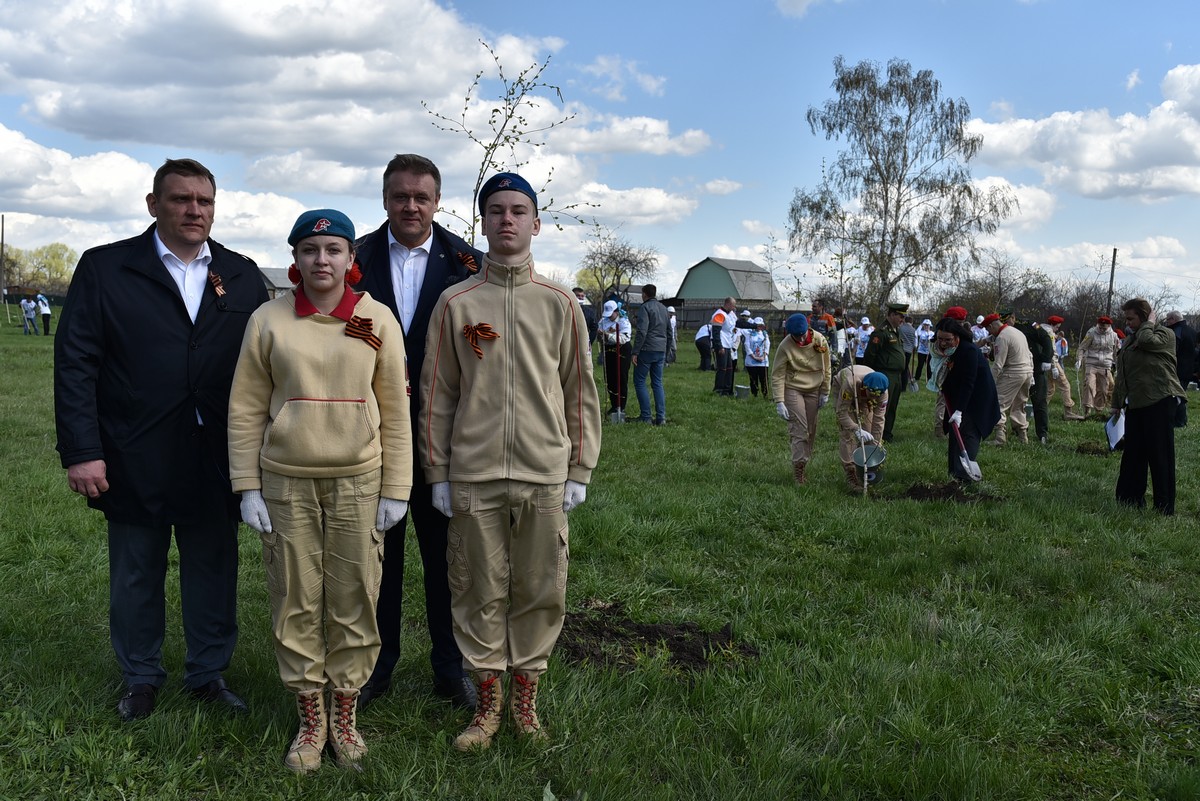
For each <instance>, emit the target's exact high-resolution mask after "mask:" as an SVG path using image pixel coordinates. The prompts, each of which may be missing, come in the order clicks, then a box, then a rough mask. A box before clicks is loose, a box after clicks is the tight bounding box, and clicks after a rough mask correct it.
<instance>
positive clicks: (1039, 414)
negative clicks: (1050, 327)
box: [1000, 309, 1054, 445]
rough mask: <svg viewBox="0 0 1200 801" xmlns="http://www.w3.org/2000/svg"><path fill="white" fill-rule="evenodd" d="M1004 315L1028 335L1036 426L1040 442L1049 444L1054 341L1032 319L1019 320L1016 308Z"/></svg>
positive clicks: (1004, 311) (1031, 391)
mask: <svg viewBox="0 0 1200 801" xmlns="http://www.w3.org/2000/svg"><path fill="white" fill-rule="evenodd" d="M1000 318H1001V319H1002V320H1003V321H1004V322H1006V323H1008V324H1009V325H1011V326H1012V327H1013V328H1015V329H1017V330H1018V331H1020V332H1021V333H1022V334H1024V335H1025V342H1026V344H1028V345H1029V353H1030V355H1031V356H1033V384H1031V385H1030V390H1029V400H1030V401H1031V402H1032V403H1033V428H1034V432H1035V433H1036V434H1037V438H1038V442H1040V443H1042V444H1043V445H1045V444H1046V442H1047V441H1048V438H1049V436H1050V401H1049V397H1048V396H1047V394H1046V389H1047V385H1048V383H1049V380H1048V379H1049V378H1050V372H1051V370H1053V369H1054V340H1053V339H1052V338H1051V336H1050V334H1049V333H1047V332H1046V329H1044V328H1042V327H1041V326H1040V325H1038V324H1036V323H1031V322H1018V321H1017V315H1016V314H1014V313H1013V311H1012V309H1002V310H1001V311H1000Z"/></svg>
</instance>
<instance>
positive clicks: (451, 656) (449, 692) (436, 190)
mask: <svg viewBox="0 0 1200 801" xmlns="http://www.w3.org/2000/svg"><path fill="white" fill-rule="evenodd" d="M441 197H442V176H441V173H440V172H439V171H438V168H437V166H436V165H435V164H434V163H433V162H432V161H430V160H429V159H427V158H425V157H424V156H418V155H414V154H411V153H410V154H402V155H397V156H396V157H395V158H394V159H392V160H391V161H390V162H388V165H387V168H386V169H384V172H383V207H384V209H385V210H386V211H387V222H385V223H384V224H383V225H381V226H380V227H379V228H378V229H377V230H375V231H373V232H371V233H370V234H367V235H366V236H365V237H363V238H362V239H360V240H359V241H358V243H357V251H358V261H359V265H360V266H361V269H362V272H363V280H362V281H361V282H359V283H358V285H357V286H356V287H355V288H356V289H358V290H365V291H367V292H369V293H370V294H371V297H373V298H375V299H376V300H378V301H380V302H381V303H384V304H385V305H387V306H388V307H389V308H390V309H391V310H392V312H393V313H395V315H396V318H397V319H398V320H399V321H400V325H401V326H402V327H403V328H404V347H405V351H406V352H407V353H408V375H409V377H410V379H411V380H412V381H417V380H418V379H419V378H420V376H421V366H422V365H423V364H424V362H425V334H426V331H427V330H428V329H429V315H430V314H431V313H432V311H433V307H434V304H436V303H437V299H438V296H439V295H441V294H442V290H444V289H445V288H446V287H447V286H449V285H450V284H453V283H455V282H457V281H461V280H463V279H464V278H466V277H467V276H468V275H469V274H471V273H474V272H476V271H477V270H478V269H479V267H480V265H482V264H483V254H482V253H480V252H479V251H478V250H476V249H475V248H473V247H471V246H470V245H468V244H467V243H466V242H465V241H463V239H462V238H461V237H458V236H455V235H454V234H452V233H450V232H449V231H447V230H446V229H445V228H443V227H442V226H440V225H438V224H437V223H435V222H434V221H433V215H434V214H435V213H436V212H437V210H438V205H439V203H440V202H441ZM420 395H421V393H419V392H413V393H412V394H411V397H410V402H411V408H410V411H411V414H412V422H413V425H414V426H416V424H417V420H418V419H419V418H420V411H421V408H420V407H421V397H420ZM413 438H414V439H413V441H414V442H415V441H416V431H415V430H414V431H413ZM415 453H416V449H414V457H415ZM408 511H409V514H410V515H412V518H413V527H414V528H415V529H416V532H417V544H418V545H419V546H420V550H421V563H422V565H423V567H424V573H425V617H426V621H427V623H428V626H429V639H430V643H431V649H430V654H429V661H430V663H431V665H432V666H433V689H434V692H435V693H436V694H437V695H439V696H441V697H442V698H448V699H450V700H452V701H453V702H454V703H455V704H456V705H458V706H461V707H464V708H467V709H474V708H475V686H474V684H473V683H472V682H471V679H470V678H469V677H468V676H467V674H466V672H465V671H464V669H463V664H462V652H461V651H459V649H458V644H457V643H456V642H455V640H454V627H453V621H452V619H451V617H450V584H449V580H448V578H447V567H446V531H447V528H448V526H449V519H448V518H447V517H446V516H445V515H443V514H441V513H440V512H438V511H437V510H436V509H435V508H434V507H433V500H432V496H431V493H430V488H429V485H428V484H427V483H425V480H424V478H423V474H422V472H421V471H420V465H419V464H416V462H415V458H414V468H413V489H412V495H411V496H410V498H409V506H408ZM407 524H408V517H407V516H405V517H404V518H403V519H401V521H400V522H399V523H398V524H397V525H396V526H395V527H394V528H392V529H390V530H389V531H388V532H387V535H386V538H385V539H384V560H383V583H382V585H381V587H380V590H379V604H378V607H377V608H376V618H377V619H378V622H379V633H380V636H381V638H382V640H383V647H382V648H381V649H380V652H379V660H378V661H377V662H376V663H375V670H374V671H373V672H372V674H371V678H370V680H369V681H368V682H367V683H366V685H365V686H364V687H363V688H362V692H361V694H360V695H359V698H358V704H359V707H360V708H363V707H366V706H367V705H368V704H370V703H371V702H372V701H373V700H375V699H376V698H378V697H379V696H381V695H383V694H384V693H386V692H387V691H388V689H389V688H390V687H391V684H392V671H393V670H394V669H395V667H396V663H397V662H398V661H399V659H400V630H401V608H402V607H401V605H402V603H403V599H404V537H405V527H406V525H407Z"/></svg>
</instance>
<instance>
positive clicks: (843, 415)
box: [772, 299, 1196, 514]
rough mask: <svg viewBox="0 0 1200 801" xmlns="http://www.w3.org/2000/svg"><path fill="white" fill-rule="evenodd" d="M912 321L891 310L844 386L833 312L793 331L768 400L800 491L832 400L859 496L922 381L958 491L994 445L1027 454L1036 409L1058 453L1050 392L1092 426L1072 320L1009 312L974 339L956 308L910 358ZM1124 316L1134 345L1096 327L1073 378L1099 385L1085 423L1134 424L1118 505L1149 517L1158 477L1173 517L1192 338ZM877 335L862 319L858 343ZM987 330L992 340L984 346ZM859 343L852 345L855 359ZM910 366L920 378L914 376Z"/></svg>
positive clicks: (921, 336) (1042, 435)
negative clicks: (858, 458)
mask: <svg viewBox="0 0 1200 801" xmlns="http://www.w3.org/2000/svg"><path fill="white" fill-rule="evenodd" d="M907 311H908V308H907V306H906V305H904V304H889V305H888V307H887V312H886V316H885V323H884V324H883V325H881V326H879V327H877V328H876V327H871V328H870V329H869V330H868V334H867V336H866V339H865V341H864V342H863V343H862V349H861V356H860V357H851V356H850V354H846V358H845V361H848V362H849V363H848V364H844V366H842V367H841V369H840V370H836V372H834V371H835V369H836V368H835V366H834V365H835V363H836V361H837V359H836V357H831V351H835V348H831V339H832V334H833V332H835V331H836V328H837V323H836V321H834V322H833V323H830V322H829V321H827V320H825V319H824V317H826V316H827V315H825V313H824V308H823V306H822V305H821V304H819V303H814V309H813V314H812V316H811V317H806V316H805V315H803V314H794V315H792V316H791V317H789V318H788V320H787V322H786V325H785V327H786V331H787V337H786V338H785V339H784V341H783V342H782V343H781V345H780V346H779V348H778V350H777V351H776V353H775V357H774V363H773V368H774V369H773V373H772V394H773V398H774V400H775V402H776V409H777V411H778V414H779V416H780V417H782V418H783V419H784V420H786V421H787V423H788V432H789V439H790V442H791V459H792V465H793V473H794V477H795V480H796V483H798V484H804V483H806V481H807V466H808V462H809V461H810V460H811V458H812V448H813V442H814V440H815V436H816V429H817V420H818V411H819V410H820V409H821V408H823V407H824V406H825V405H826V403H827V402H828V400H829V399H830V397H833V398H834V399H835V412H836V416H837V418H838V424H839V430H840V438H839V439H840V446H839V450H840V458H841V462H842V466H843V469H844V471H845V474H846V480H847V483H848V485H849V487H850V488H851V489H853V490H859V489H862V488H863V483H862V482H863V481H864V476H863V473H862V472H861V471H860V470H859V469H858V467H857V466H856V465H855V463H854V462H853V460H852V454H853V452H854V451H855V450H856V449H858V448H865V447H866V446H867V445H868V444H870V443H874V442H877V441H880V440H882V441H884V442H890V441H891V440H892V439H893V432H892V428H893V425H894V420H895V411H896V408H897V406H898V400H899V396H900V394H901V393H902V392H904V391H905V389H908V388H911V387H912V384H913V383H914V382H915V381H917V380H919V379H920V378H922V377H925V378H926V385H927V388H928V389H930V390H932V391H934V392H936V393H937V402H936V404H935V410H934V417H935V422H934V429H935V433H936V434H937V435H938V436H939V437H945V438H946V440H947V470H948V472H949V474H950V475H951V476H952V477H953V478H954V479H956V480H959V481H967V480H970V479H971V475H970V472H969V470H968V467H967V465H966V464H965V463H964V460H963V458H962V457H963V454H964V453H965V454H966V456H967V458H968V460H969V461H971V462H973V461H974V460H975V459H976V458H977V456H978V453H979V449H980V444H981V443H982V442H983V440H984V439H986V438H987V437H989V436H993V437H994V442H995V443H996V444H997V445H999V446H1003V445H1005V444H1006V443H1007V441H1008V435H1009V433H1010V431H1011V433H1012V435H1013V436H1014V437H1015V439H1016V440H1017V441H1018V442H1020V443H1026V442H1028V441H1029V437H1028V427H1029V425H1030V421H1029V420H1028V417H1027V414H1026V404H1027V403H1029V404H1030V405H1031V406H1032V408H1033V417H1034V420H1033V425H1034V429H1035V433H1036V435H1037V438H1038V440H1039V441H1040V442H1042V443H1046V442H1047V441H1048V428H1049V414H1048V409H1047V402H1048V396H1049V394H1050V392H1051V388H1052V387H1053V388H1054V389H1056V390H1058V391H1061V392H1062V394H1063V406H1064V418H1065V419H1067V420H1082V419H1084V415H1080V414H1077V413H1075V411H1074V403H1073V400H1072V398H1071V386H1070V382H1069V381H1068V380H1067V378H1066V374H1065V373H1066V371H1065V369H1064V366H1063V364H1062V359H1063V358H1064V357H1065V355H1066V352H1067V351H1066V349H1065V348H1063V347H1062V346H1061V345H1060V344H1059V343H1060V341H1061V340H1062V334H1061V326H1062V324H1063V318H1062V317H1059V316H1057V315H1052V316H1050V317H1048V318H1047V320H1046V322H1045V323H1040V324H1036V323H1028V322H1020V321H1018V320H1017V319H1016V315H1015V314H1014V313H1013V312H1012V310H1010V309H1004V310H1001V311H1000V312H998V313H993V314H989V315H980V316H979V317H978V318H977V320H976V325H975V326H969V325H968V324H967V311H966V309H964V308H962V307H951V308H949V309H947V310H946V312H945V314H944V315H943V317H942V318H941V319H940V320H939V321H938V322H937V323H936V324H933V322H932V320H929V319H925V320H923V321H922V323H921V325H920V327H919V328H914V335H913V336H912V338H911V339H912V342H913V347H912V349H911V350H910V349H908V348H906V344H907V341H906V340H907V339H908V337H906V336H905V333H904V331H903V326H904V324H906V323H911V319H910V318H908V317H907V314H906V313H907ZM1122 311H1123V313H1124V315H1125V330H1126V331H1127V332H1128V334H1127V335H1126V336H1125V337H1124V344H1121V345H1118V344H1117V343H1118V342H1120V340H1118V338H1117V336H1116V334H1111V339H1110V338H1109V337H1110V333H1111V329H1112V321H1111V320H1110V319H1109V318H1107V317H1102V318H1100V319H1099V321H1098V322H1097V325H1096V326H1095V327H1093V328H1092V329H1091V330H1089V332H1088V334H1087V336H1085V337H1084V340H1083V342H1082V343H1081V344H1080V347H1079V350H1078V356H1077V366H1080V365H1089V366H1090V365H1093V364H1094V365H1095V368H1094V369H1090V371H1089V372H1090V374H1091V377H1090V379H1089V381H1088V383H1087V385H1086V386H1087V389H1086V390H1085V395H1084V401H1083V402H1084V405H1085V410H1091V409H1097V410H1099V409H1101V408H1103V409H1104V410H1105V413H1106V417H1108V418H1109V419H1111V420H1113V421H1115V420H1116V419H1117V418H1118V417H1120V416H1121V415H1122V414H1124V416H1125V419H1126V421H1127V422H1126V438H1125V445H1124V453H1123V456H1122V464H1121V472H1120V478H1119V479H1118V483H1117V492H1116V494H1117V499H1118V501H1120V502H1121V503H1126V504H1130V505H1133V506H1138V507H1141V506H1144V505H1145V498H1144V496H1145V492H1146V475H1147V472H1149V475H1150V477H1151V479H1152V481H1153V484H1154V505H1155V507H1156V508H1157V509H1158V510H1159V511H1161V512H1162V513H1164V514H1173V513H1174V486H1175V480H1174V440H1173V433H1172V431H1173V428H1174V427H1178V426H1181V425H1185V424H1186V409H1187V399H1186V394H1185V392H1184V389H1183V387H1184V386H1185V385H1186V383H1187V381H1186V380H1185V379H1187V380H1190V378H1189V377H1190V376H1193V375H1194V372H1193V371H1194V369H1195V367H1194V361H1193V358H1192V354H1194V352H1195V347H1196V341H1195V334H1194V332H1192V331H1191V329H1190V328H1189V327H1188V326H1187V324H1186V322H1185V321H1183V319H1182V316H1181V315H1179V313H1178V312H1171V313H1170V314H1168V315H1167V318H1166V321H1165V324H1162V323H1158V322H1156V320H1155V316H1154V314H1153V312H1152V310H1151V309H1150V306H1149V304H1148V303H1147V302H1146V301H1145V300H1142V299H1134V300H1131V301H1129V302H1128V303H1126V304H1125V305H1124V306H1123V307H1122ZM818 321H820V323H821V329H822V330H819V331H818V330H815V329H816V328H817V325H816V324H817V322H818ZM868 325H869V322H868V318H864V319H863V321H862V322H861V323H860V325H859V326H858V327H857V329H856V330H857V331H858V332H862V331H863V330H864V329H867V326H868ZM846 328H847V329H848V328H849V326H846ZM977 328H978V329H982V330H983V331H984V332H985V333H984V334H983V335H982V336H981V335H980V333H979V331H977V330H976V329H977ZM856 339H858V337H848V338H847V340H846V341H847V343H848V347H853V343H854V342H855V341H856ZM914 353H915V355H916V369H917V372H916V374H915V375H913V376H910V375H909V368H910V365H911V363H912V362H911V356H912V355H913V354H914ZM1114 371H1115V374H1114ZM1110 382H1111V385H1112V386H1111V387H1109V386H1108V384H1109V383H1110ZM1168 423H1169V425H1168ZM951 434H953V436H951Z"/></svg>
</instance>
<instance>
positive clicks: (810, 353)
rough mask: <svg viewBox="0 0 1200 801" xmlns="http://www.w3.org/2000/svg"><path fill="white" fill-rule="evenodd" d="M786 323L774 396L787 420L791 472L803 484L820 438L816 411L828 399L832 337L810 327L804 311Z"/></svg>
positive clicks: (774, 378) (773, 382)
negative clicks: (828, 338)
mask: <svg viewBox="0 0 1200 801" xmlns="http://www.w3.org/2000/svg"><path fill="white" fill-rule="evenodd" d="M785 327H786V329H787V333H788V335H787V336H786V337H785V338H784V340H783V341H782V342H780V343H779V348H778V349H777V350H776V351H775V369H774V371H773V372H772V373H771V397H772V398H774V400H775V411H776V412H777V413H778V414H779V416H780V417H782V418H783V419H784V420H786V421H787V424H788V435H789V437H790V439H791V446H792V447H791V451H792V452H791V455H792V475H793V476H794V478H795V480H796V483H797V484H804V483H805V482H806V481H807V478H806V477H805V469H806V468H807V466H808V462H809V460H810V459H811V458H812V450H813V442H814V441H815V440H816V438H817V412H818V411H819V410H820V409H821V408H822V407H824V406H825V403H826V402H827V401H828V400H829V383H830V362H829V341H828V340H826V339H825V337H824V336H823V335H821V334H820V333H818V332H816V331H814V330H813V329H812V328H810V327H809V325H808V318H807V317H805V316H804V315H803V314H793V315H792V316H791V317H789V318H788V319H787V323H786V324H785Z"/></svg>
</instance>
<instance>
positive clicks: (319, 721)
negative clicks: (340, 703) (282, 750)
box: [283, 690, 328, 773]
mask: <svg viewBox="0 0 1200 801" xmlns="http://www.w3.org/2000/svg"><path fill="white" fill-rule="evenodd" d="M296 710H297V711H298V712H299V713H300V731H298V732H296V739H294V740H292V745H291V747H290V748H288V752H287V755H286V756H285V757H284V758H283V764H285V765H287V766H288V767H289V768H291V769H292V770H294V771H296V772H297V773H308V772H309V771H310V770H316V769H317V768H319V767H321V752H322V751H324V750H325V727H326V726H327V725H328V722H327V721H326V719H325V691H324V690H308V691H306V692H302V693H296Z"/></svg>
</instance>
